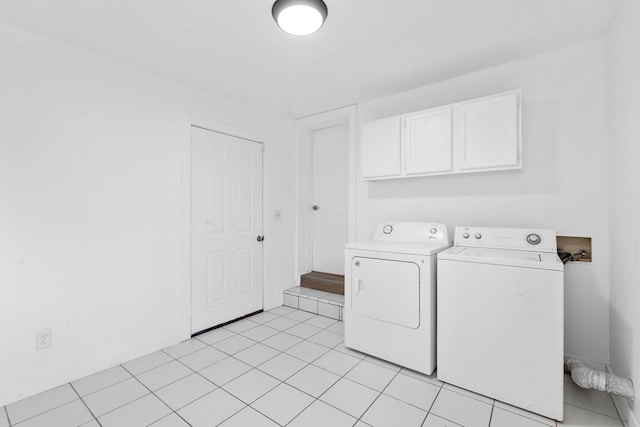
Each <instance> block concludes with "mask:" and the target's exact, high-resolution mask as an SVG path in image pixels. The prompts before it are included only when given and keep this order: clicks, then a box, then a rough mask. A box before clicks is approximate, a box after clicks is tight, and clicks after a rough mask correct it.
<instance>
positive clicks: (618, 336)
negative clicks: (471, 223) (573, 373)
mask: <svg viewBox="0 0 640 427" xmlns="http://www.w3.org/2000/svg"><path fill="white" fill-rule="evenodd" d="M639 22H640V2H638V1H637V0H623V1H622V2H621V3H620V8H619V9H618V12H617V14H616V17H615V19H614V21H613V23H612V25H611V30H610V33H609V37H608V64H609V148H610V157H609V162H610V163H609V164H610V172H611V174H610V185H609V188H610V206H609V215H610V232H611V255H610V257H611V368H612V370H613V372H614V373H616V374H618V375H623V376H626V377H630V378H632V379H633V382H634V384H635V385H636V394H637V393H638V387H639V386H640V166H639V165H640V79H639V76H640V25H638V23H639ZM633 408H634V413H635V417H636V418H640V399H638V398H636V401H635V404H634V405H633Z"/></svg>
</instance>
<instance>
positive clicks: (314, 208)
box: [311, 205, 320, 211]
mask: <svg viewBox="0 0 640 427" xmlns="http://www.w3.org/2000/svg"><path fill="white" fill-rule="evenodd" d="M311 209H313V210H314V211H317V210H318V209H320V208H319V207H318V205H313V206H312V207H311Z"/></svg>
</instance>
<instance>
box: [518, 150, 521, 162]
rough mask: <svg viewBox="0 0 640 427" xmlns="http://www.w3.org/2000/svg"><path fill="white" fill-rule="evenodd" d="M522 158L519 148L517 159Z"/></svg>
mask: <svg viewBox="0 0 640 427" xmlns="http://www.w3.org/2000/svg"><path fill="white" fill-rule="evenodd" d="M521 158H522V153H521V152H520V150H518V160H520V159H521Z"/></svg>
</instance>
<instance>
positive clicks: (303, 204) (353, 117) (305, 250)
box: [295, 105, 357, 286]
mask: <svg viewBox="0 0 640 427" xmlns="http://www.w3.org/2000/svg"><path fill="white" fill-rule="evenodd" d="M342 124H346V125H347V128H348V130H347V133H348V141H347V144H348V150H347V153H348V154H347V155H348V169H347V185H348V203H347V230H348V231H347V242H349V243H351V242H354V241H355V237H356V136H357V131H356V126H357V106H356V105H349V106H346V107H342V108H338V109H335V110H330V111H326V112H323V113H318V114H314V115H312V116H308V117H303V118H300V119H298V120H296V160H297V164H298V167H297V171H296V177H297V179H296V190H295V191H296V218H295V226H296V251H295V265H296V278H295V279H296V285H298V286H299V285H300V276H301V275H302V274H305V273H308V272H309V271H311V267H312V265H313V255H312V254H313V222H312V217H311V209H310V207H311V203H312V202H313V200H312V194H311V193H312V187H311V186H312V184H313V178H312V164H313V159H312V157H311V154H312V150H311V142H312V133H313V132H314V131H316V130H319V129H324V128H328V127H332V126H337V125H342Z"/></svg>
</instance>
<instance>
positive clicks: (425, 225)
mask: <svg viewBox="0 0 640 427" xmlns="http://www.w3.org/2000/svg"><path fill="white" fill-rule="evenodd" d="M373 239H374V240H386V241H394V242H416V243H420V242H423V243H426V242H445V243H450V240H449V234H448V233H447V227H446V226H445V225H444V224H436V223H431V222H383V223H382V224H379V225H378V228H377V229H376V232H375V234H374V236H373Z"/></svg>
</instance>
